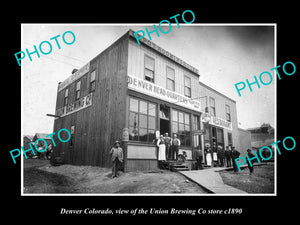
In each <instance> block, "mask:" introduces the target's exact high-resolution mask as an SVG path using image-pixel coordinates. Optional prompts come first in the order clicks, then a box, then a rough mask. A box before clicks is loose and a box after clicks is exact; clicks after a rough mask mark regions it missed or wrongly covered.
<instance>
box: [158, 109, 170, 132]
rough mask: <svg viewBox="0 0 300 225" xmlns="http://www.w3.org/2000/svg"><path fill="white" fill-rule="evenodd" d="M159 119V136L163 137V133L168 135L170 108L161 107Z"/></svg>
mask: <svg viewBox="0 0 300 225" xmlns="http://www.w3.org/2000/svg"><path fill="white" fill-rule="evenodd" d="M159 118H160V119H159V122H160V134H161V135H164V134H165V133H168V134H169V135H170V108H169V107H167V106H165V105H161V106H160V112H159Z"/></svg>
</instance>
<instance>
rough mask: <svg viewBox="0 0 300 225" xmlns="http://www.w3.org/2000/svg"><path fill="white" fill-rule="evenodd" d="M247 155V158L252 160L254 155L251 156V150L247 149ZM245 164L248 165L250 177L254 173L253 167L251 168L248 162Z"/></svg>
mask: <svg viewBox="0 0 300 225" xmlns="http://www.w3.org/2000/svg"><path fill="white" fill-rule="evenodd" d="M247 155H248V157H249V158H250V159H251V158H253V157H254V156H255V155H253V154H252V152H251V149H247ZM247 164H248V168H249V171H250V175H251V174H252V173H253V172H254V167H253V165H252V166H251V165H250V163H249V161H248V160H247Z"/></svg>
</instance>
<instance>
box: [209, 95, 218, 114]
mask: <svg viewBox="0 0 300 225" xmlns="http://www.w3.org/2000/svg"><path fill="white" fill-rule="evenodd" d="M212 100H213V103H214V104H213V105H212V104H211V103H212ZM209 110H210V114H211V115H213V116H216V100H215V99H214V98H213V97H209ZM212 112H213V113H212Z"/></svg>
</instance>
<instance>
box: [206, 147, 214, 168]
mask: <svg viewBox="0 0 300 225" xmlns="http://www.w3.org/2000/svg"><path fill="white" fill-rule="evenodd" d="M205 154H206V164H207V165H208V166H211V163H212V157H211V148H210V144H208V143H207V144H205Z"/></svg>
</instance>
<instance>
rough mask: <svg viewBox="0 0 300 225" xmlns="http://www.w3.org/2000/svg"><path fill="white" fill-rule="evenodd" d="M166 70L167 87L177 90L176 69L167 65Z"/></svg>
mask: <svg viewBox="0 0 300 225" xmlns="http://www.w3.org/2000/svg"><path fill="white" fill-rule="evenodd" d="M166 71H167V72H166V73H167V89H169V90H170V91H175V70H174V69H172V68H170V67H168V66H167V69H166Z"/></svg>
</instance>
